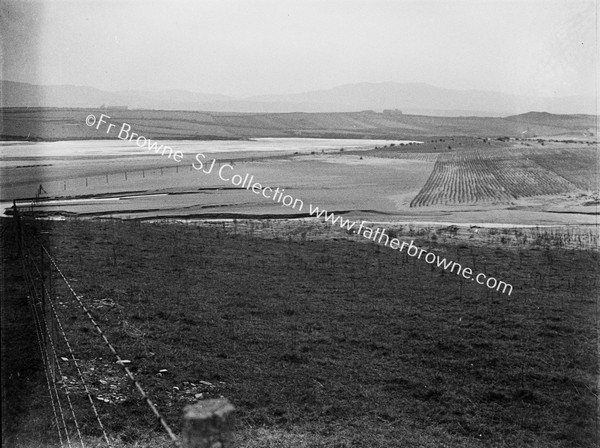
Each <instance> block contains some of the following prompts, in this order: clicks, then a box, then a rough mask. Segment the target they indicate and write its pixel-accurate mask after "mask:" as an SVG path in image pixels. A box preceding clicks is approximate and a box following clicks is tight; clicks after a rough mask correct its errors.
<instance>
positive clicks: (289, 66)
mask: <svg viewBox="0 0 600 448" xmlns="http://www.w3.org/2000/svg"><path fill="white" fill-rule="evenodd" d="M0 8H1V10H0V11H1V15H0V37H1V40H2V46H1V48H2V50H1V51H2V54H1V55H0V56H1V57H2V61H3V64H2V79H6V80H12V81H21V82H29V83H35V84H44V85H58V84H71V85H81V86H92V87H96V88H100V89H103V90H108V91H122V90H167V89H179V90H190V91H195V92H203V93H214V94H225V95H231V96H236V97H248V96H252V95H261V94H279V93H298V92H305V91H310V90H319V89H327V88H331V87H335V86H338V85H343V84H352V83H358V82H388V81H394V82H424V83H428V84H432V85H434V86H438V87H444V88H450V89H459V90H469V89H476V90H491V91H499V92H506V93H513V94H521V95H533V96H550V97H560V96H571V95H592V96H595V95H596V92H597V86H596V82H597V80H596V77H597V54H598V47H597V42H596V41H597V20H598V3H597V1H596V0H501V1H498V0H414V1H413V0H193V1H187V0H166V1H163V0H139V1H138V0H119V1H111V0H98V1H96V0H74V1H68V0H63V1H61V0H45V1H43V2H36V1H26V0H21V1H15V0H3V1H2V6H1V7H0Z"/></svg>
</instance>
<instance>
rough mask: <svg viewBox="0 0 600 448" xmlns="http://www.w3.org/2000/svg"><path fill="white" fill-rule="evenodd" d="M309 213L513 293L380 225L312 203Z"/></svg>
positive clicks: (497, 283) (500, 289) (490, 287)
mask: <svg viewBox="0 0 600 448" xmlns="http://www.w3.org/2000/svg"><path fill="white" fill-rule="evenodd" d="M309 214H310V215H311V216H315V217H317V218H323V219H324V220H325V222H330V223H331V224H333V225H335V224H338V225H339V226H340V228H342V229H344V230H347V231H355V232H356V233H357V234H359V235H361V236H363V237H364V238H367V239H369V240H373V241H375V242H377V243H380V244H383V245H384V246H388V247H389V248H391V249H394V250H398V251H400V252H404V250H405V249H406V253H407V254H408V255H409V256H411V257H417V259H419V260H421V259H422V260H424V261H425V262H426V263H428V264H435V265H436V266H437V267H441V268H443V269H445V270H447V271H450V272H455V273H456V275H459V276H462V277H463V278H465V279H467V280H471V281H474V282H477V283H479V284H480V285H485V286H486V287H488V288H489V289H495V290H496V291H500V292H502V293H503V294H508V295H509V296H510V295H511V294H512V290H513V287H512V285H511V284H509V283H506V282H503V281H502V280H498V279H496V278H494V277H489V276H487V275H486V274H484V273H483V272H480V273H478V274H474V273H473V269H471V268H469V267H463V266H462V265H461V264H460V263H457V262H455V261H452V260H446V258H441V257H440V256H439V255H438V254H435V253H433V252H429V251H427V250H426V249H421V248H419V247H418V246H415V245H414V244H413V243H414V240H411V241H410V242H409V243H407V242H406V241H400V240H399V239H398V238H392V237H390V235H388V234H387V233H385V229H380V228H379V227H378V228H376V229H373V228H371V227H367V226H365V223H366V221H362V222H361V223H360V224H358V223H357V222H356V221H350V220H349V219H343V218H342V217H341V216H336V215H335V214H334V213H328V212H327V210H320V209H319V207H314V206H313V205H312V204H309Z"/></svg>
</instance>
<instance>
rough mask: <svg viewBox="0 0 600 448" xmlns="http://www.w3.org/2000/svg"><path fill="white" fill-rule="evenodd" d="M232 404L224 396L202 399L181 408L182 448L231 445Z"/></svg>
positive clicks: (222, 447)
mask: <svg viewBox="0 0 600 448" xmlns="http://www.w3.org/2000/svg"><path fill="white" fill-rule="evenodd" d="M233 411H234V407H233V405H232V404H231V403H230V402H229V400H227V399H226V398H218V399H213V400H202V401H199V402H198V403H196V404H192V405H189V406H186V407H185V408H184V409H183V430H182V440H183V448H227V447H230V446H231V436H232V430H233V423H234V418H233Z"/></svg>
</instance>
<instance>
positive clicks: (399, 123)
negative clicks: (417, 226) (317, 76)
mask: <svg viewBox="0 0 600 448" xmlns="http://www.w3.org/2000/svg"><path fill="white" fill-rule="evenodd" d="M0 113H1V115H2V119H1V121H2V127H1V129H0V138H2V139H4V140H14V139H16V140H19V139H30V140H72V139H105V138H113V139H114V138H116V133H112V134H106V133H105V132H102V130H96V129H95V128H93V127H92V128H90V127H88V126H86V124H85V118H86V116H87V115H89V114H94V115H96V116H97V117H99V116H100V114H102V113H104V114H106V115H109V116H110V117H111V122H112V123H122V122H125V123H128V124H130V125H131V126H132V128H133V129H134V130H135V132H137V133H138V134H140V135H143V136H145V137H147V138H155V139H158V138H160V139H191V140H194V139H198V140H209V139H244V138H258V137H327V138H338V137H352V138H394V139H396V138H415V139H418V138H422V137H426V136H437V135H445V136H453V135H461V136H488V137H491V136H510V137H523V136H525V137H535V136H573V137H584V136H588V137H589V136H590V134H591V133H592V132H593V130H594V128H595V126H596V117H594V116H591V115H573V116H570V115H566V116H565V115H551V114H545V115H539V114H535V115H532V114H524V115H517V116H511V117H507V118H484V117H431V116H423V115H408V114H384V113H377V112H373V111H365V112H340V113H300V112H297V113H264V114H254V113H253V114H249V113H246V114H244V113H219V112H191V111H190V112H186V111H156V110H106V109H103V110H100V109H59V108H52V109H51V108H5V109H2V110H0Z"/></svg>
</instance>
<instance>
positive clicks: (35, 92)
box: [0, 81, 596, 117]
mask: <svg viewBox="0 0 600 448" xmlns="http://www.w3.org/2000/svg"><path fill="white" fill-rule="evenodd" d="M0 100H1V101H0V105H1V106H2V107H67V108H73V107H82V108H97V107H100V106H102V105H103V104H104V105H107V106H127V107H128V108H129V109H154V110H189V111H200V110H204V111H215V112H232V111H234V112H245V113H289V112H310V113H323V112H360V111H364V110H375V111H377V112H381V111H382V110H384V109H391V110H393V109H400V110H402V111H403V112H404V113H408V114H422V115H434V116H481V117H502V116H506V115H514V114H518V113H524V112H527V111H530V110H544V111H547V112H552V113H557V114H575V113H589V114H594V113H596V101H595V99H594V98H593V97H564V98H551V97H531V96H519V95H511V94H506V93H502V92H491V91H480V90H455V89H444V88H440V87H435V86H432V85H429V84H425V83H398V82H380V83H368V82H363V83H356V84H346V85H342V86H337V87H333V88H330V89H322V90H314V91H309V92H302V93H291V94H285V95H258V96H251V97H245V98H242V97H231V96H226V95H219V94H207V93H198V92H190V91H185V90H162V91H143V90H131V91H121V92H109V91H104V90H100V89H97V88H94V87H87V86H72V85H60V86H42V85H33V84H27V83H22V82H13V81H0Z"/></svg>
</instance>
